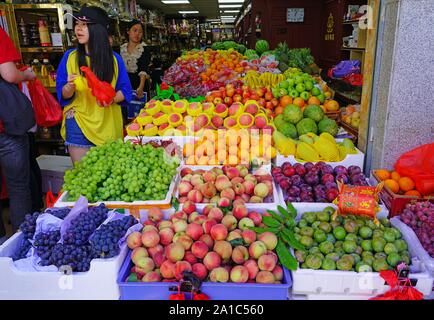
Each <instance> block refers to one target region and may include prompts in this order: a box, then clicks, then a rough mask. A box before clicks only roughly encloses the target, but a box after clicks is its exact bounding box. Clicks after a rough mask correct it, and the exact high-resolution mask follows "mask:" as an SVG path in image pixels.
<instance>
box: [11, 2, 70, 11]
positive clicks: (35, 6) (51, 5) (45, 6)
mask: <svg viewBox="0 0 434 320" xmlns="http://www.w3.org/2000/svg"><path fill="white" fill-rule="evenodd" d="M62 6H68V4H61V3H40V4H14V9H15V10H31V9H57V8H61V7H62Z"/></svg>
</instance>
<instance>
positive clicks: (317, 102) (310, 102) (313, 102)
mask: <svg viewBox="0 0 434 320" xmlns="http://www.w3.org/2000/svg"><path fill="white" fill-rule="evenodd" d="M307 104H315V105H317V106H319V105H320V104H321V101H319V99H318V98H317V97H314V96H313V97H310V98H309V100H307Z"/></svg>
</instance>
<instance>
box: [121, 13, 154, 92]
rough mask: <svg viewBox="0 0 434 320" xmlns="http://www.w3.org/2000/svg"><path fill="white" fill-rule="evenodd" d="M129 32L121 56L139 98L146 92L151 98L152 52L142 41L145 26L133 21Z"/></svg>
mask: <svg viewBox="0 0 434 320" xmlns="http://www.w3.org/2000/svg"><path fill="white" fill-rule="evenodd" d="M127 34H128V43H125V44H123V45H122V46H121V56H122V59H123V60H124V62H125V67H126V69H127V72H128V77H129V78H130V82H131V87H132V88H133V90H136V92H137V97H138V98H139V99H141V98H143V93H144V92H147V93H148V99H149V79H150V71H149V65H150V63H151V53H150V50H149V48H148V47H147V46H146V44H145V43H143V42H142V38H143V27H142V24H141V23H140V21H137V20H134V21H132V22H131V23H130V24H129V26H128V31H127Z"/></svg>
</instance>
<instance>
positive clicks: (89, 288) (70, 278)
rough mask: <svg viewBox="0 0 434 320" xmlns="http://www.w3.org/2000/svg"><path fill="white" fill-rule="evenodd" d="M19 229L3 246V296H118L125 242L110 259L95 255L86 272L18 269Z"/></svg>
mask: <svg viewBox="0 0 434 320" xmlns="http://www.w3.org/2000/svg"><path fill="white" fill-rule="evenodd" d="M22 237H23V234H22V233H21V232H17V233H16V234H14V235H13V236H12V237H11V238H10V239H8V240H7V241H6V242H5V243H4V244H3V245H2V246H0V300H18V299H19V300H40V299H42V300H96V299H97V300H118V299H119V297H120V291H119V287H118V285H117V282H116V279H117V275H118V272H119V269H120V267H121V265H122V263H123V261H124V259H125V257H126V255H127V252H128V247H127V246H126V244H124V245H123V246H122V247H121V251H120V254H119V255H118V256H116V257H113V258H110V259H93V260H92V261H91V263H90V270H89V271H87V272H73V273H72V274H70V275H65V274H62V273H60V272H37V271H35V272H25V271H20V270H18V269H17V268H16V267H15V265H14V262H13V261H12V258H10V256H12V254H13V253H14V252H15V251H16V250H17V249H18V247H19V245H20V244H21V239H22Z"/></svg>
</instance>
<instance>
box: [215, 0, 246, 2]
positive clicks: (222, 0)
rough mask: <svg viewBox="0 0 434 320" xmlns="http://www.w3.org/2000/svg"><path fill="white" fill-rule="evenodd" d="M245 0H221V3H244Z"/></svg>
mask: <svg viewBox="0 0 434 320" xmlns="http://www.w3.org/2000/svg"><path fill="white" fill-rule="evenodd" d="M243 2H244V0H219V3H243Z"/></svg>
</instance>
